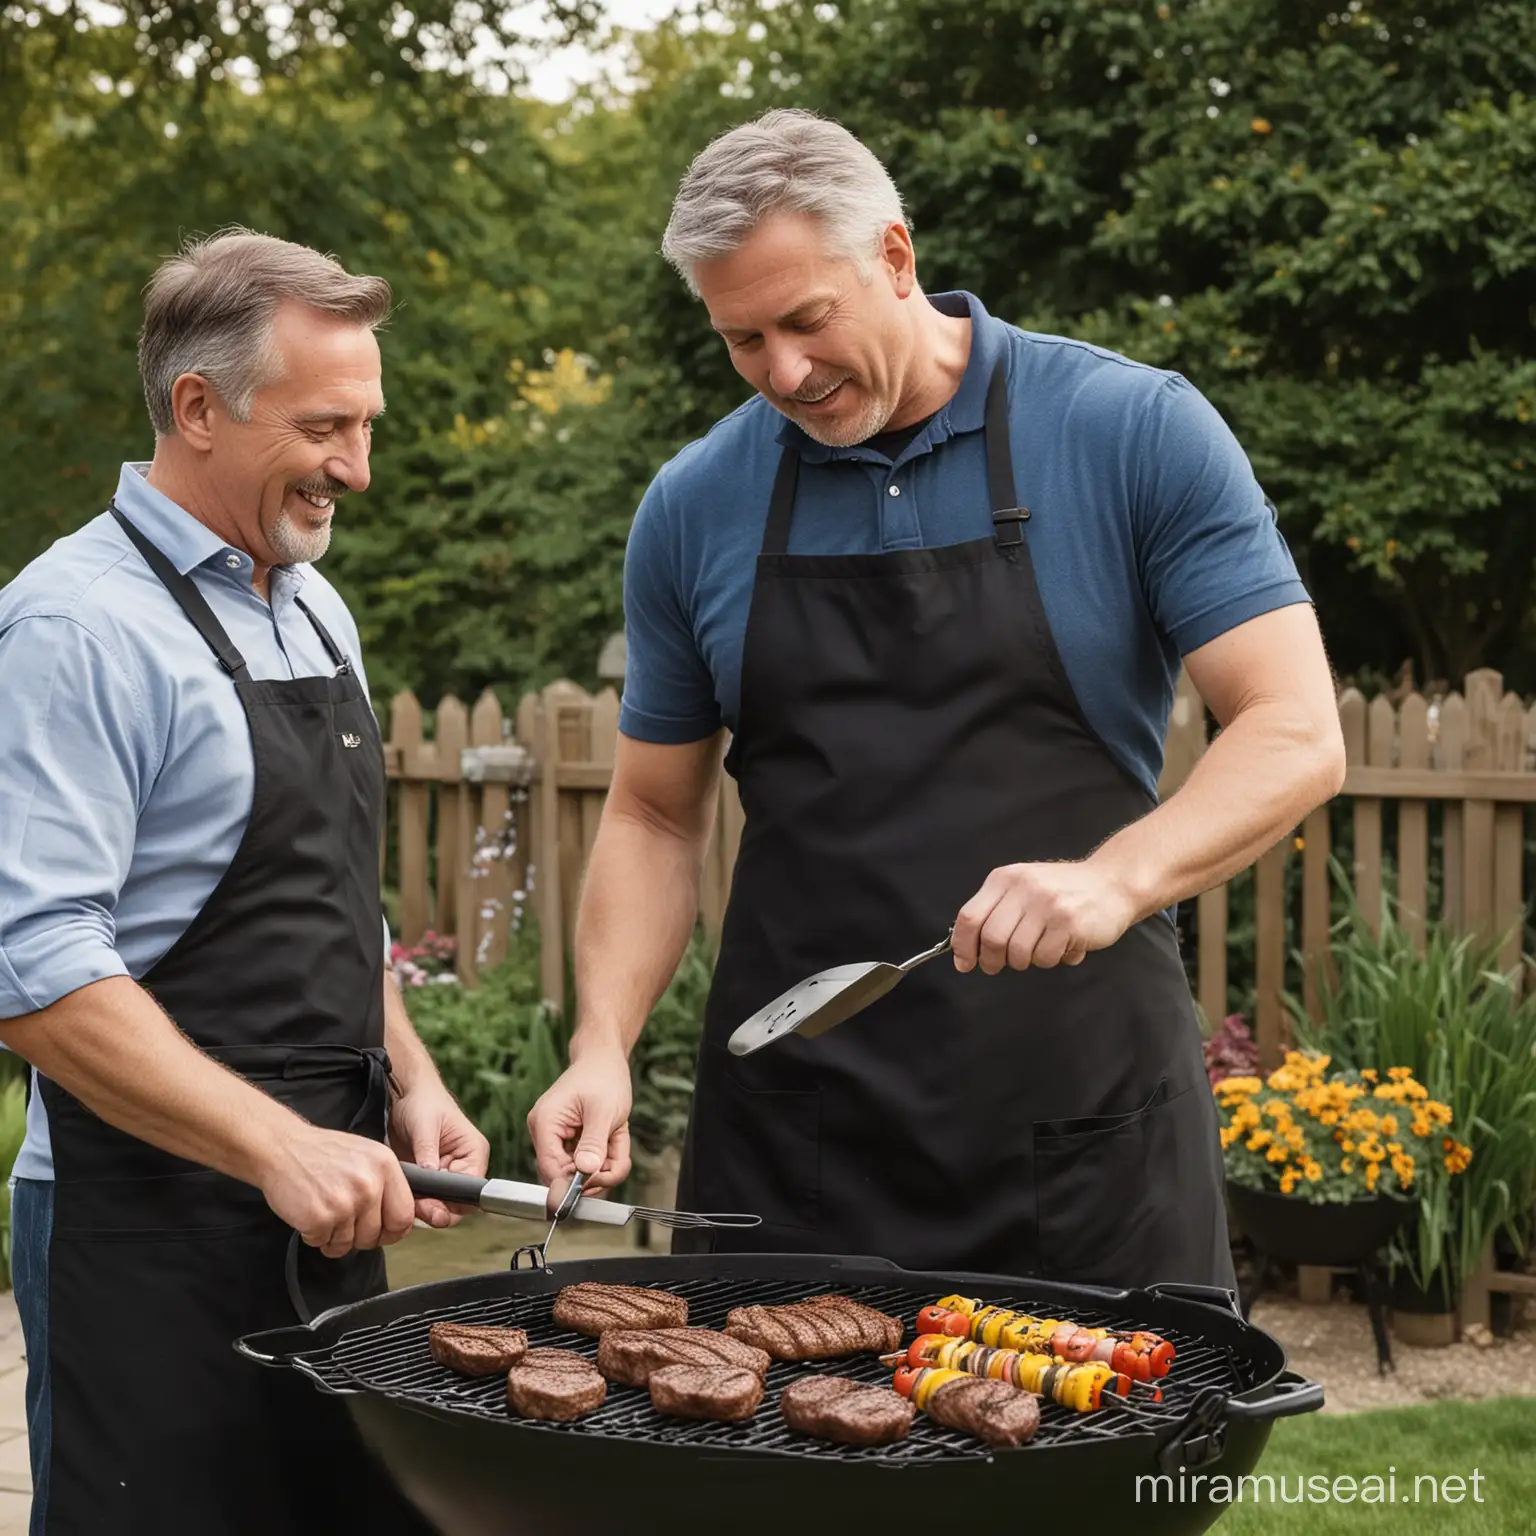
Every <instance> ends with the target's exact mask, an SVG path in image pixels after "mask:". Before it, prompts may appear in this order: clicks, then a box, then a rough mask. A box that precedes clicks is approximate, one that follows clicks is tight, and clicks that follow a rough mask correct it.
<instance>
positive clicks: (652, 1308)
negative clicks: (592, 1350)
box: [554, 1281, 688, 1339]
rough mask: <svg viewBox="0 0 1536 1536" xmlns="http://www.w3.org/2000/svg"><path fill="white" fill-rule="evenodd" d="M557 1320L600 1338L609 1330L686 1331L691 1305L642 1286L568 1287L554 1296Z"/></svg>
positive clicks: (590, 1284) (586, 1283) (590, 1283)
mask: <svg viewBox="0 0 1536 1536" xmlns="http://www.w3.org/2000/svg"><path fill="white" fill-rule="evenodd" d="M554 1315H555V1321H556V1322H557V1323H559V1324H560V1326H561V1327H562V1328H569V1329H571V1330H572V1332H574V1333H584V1334H586V1335H587V1336H588V1337H589V1338H594V1339H595V1338H601V1337H602V1335H603V1334H605V1333H606V1332H607V1331H608V1330H609V1329H610V1328H683V1327H686V1326H687V1323H688V1303H687V1302H686V1301H684V1300H683V1298H682V1297H681V1296H674V1295H672V1294H671V1292H670V1291H653V1290H651V1289H650V1288H649V1287H647V1286H642V1285H600V1284H598V1283H597V1282H595V1281H584V1282H583V1283H582V1284H580V1285H568V1286H566V1287H565V1288H564V1289H563V1290H562V1291H561V1292H560V1293H559V1295H557V1296H556V1297H555V1313H554Z"/></svg>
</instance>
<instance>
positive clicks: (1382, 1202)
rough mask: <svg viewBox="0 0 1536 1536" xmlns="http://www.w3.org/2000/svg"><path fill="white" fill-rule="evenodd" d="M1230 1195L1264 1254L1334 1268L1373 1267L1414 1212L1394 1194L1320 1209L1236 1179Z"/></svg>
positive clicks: (1246, 1230)
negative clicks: (1373, 1261) (1375, 1260)
mask: <svg viewBox="0 0 1536 1536" xmlns="http://www.w3.org/2000/svg"><path fill="white" fill-rule="evenodd" d="M1227 1197H1228V1199H1229V1200H1230V1201H1231V1205H1232V1214H1233V1216H1234V1217H1235V1218H1236V1221H1237V1224H1238V1225H1239V1226H1240V1227H1241V1228H1242V1230H1243V1234H1244V1236H1246V1237H1247V1238H1248V1239H1249V1240H1250V1241H1251V1242H1252V1243H1253V1246H1254V1247H1255V1248H1256V1249H1257V1250H1258V1251H1259V1252H1260V1253H1262V1254H1264V1255H1265V1256H1267V1257H1268V1258H1271V1259H1279V1260H1281V1261H1282V1262H1284V1263H1289V1264H1317V1265H1323V1266H1327V1267H1330V1268H1334V1269H1354V1268H1355V1267H1356V1266H1358V1265H1360V1264H1364V1263H1367V1262H1368V1261H1369V1260H1370V1259H1372V1258H1373V1257H1374V1256H1375V1255H1376V1253H1377V1252H1378V1251H1379V1250H1380V1249H1381V1248H1382V1247H1383V1246H1385V1244H1386V1241H1387V1239H1388V1238H1389V1237H1391V1236H1392V1234H1393V1233H1394V1232H1395V1231H1396V1230H1397V1228H1398V1227H1399V1226H1400V1225H1401V1224H1402V1222H1403V1220H1404V1218H1405V1217H1406V1216H1407V1215H1408V1212H1409V1211H1410V1210H1411V1209H1412V1207H1411V1206H1410V1205H1409V1204H1408V1203H1407V1202H1406V1201H1404V1200H1394V1199H1393V1198H1392V1197H1391V1196H1390V1195H1376V1196H1373V1197H1372V1198H1370V1199H1368V1200H1350V1201H1346V1202H1333V1203H1330V1204H1324V1205H1317V1204H1314V1203H1313V1202H1312V1201H1310V1200H1300V1199H1298V1198H1297V1197H1296V1196H1294V1195H1282V1194H1277V1193H1275V1192H1273V1191H1270V1190H1263V1189H1253V1188H1251V1187H1250V1186H1248V1185H1246V1184H1238V1183H1235V1182H1234V1181H1233V1180H1231V1179H1228V1180H1227Z"/></svg>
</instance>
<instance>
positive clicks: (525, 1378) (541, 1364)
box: [507, 1349, 608, 1424]
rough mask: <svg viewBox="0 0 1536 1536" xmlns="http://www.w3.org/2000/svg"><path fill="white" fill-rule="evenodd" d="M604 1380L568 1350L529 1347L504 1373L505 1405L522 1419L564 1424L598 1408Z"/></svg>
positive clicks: (605, 1391)
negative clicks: (549, 1420)
mask: <svg viewBox="0 0 1536 1536" xmlns="http://www.w3.org/2000/svg"><path fill="white" fill-rule="evenodd" d="M607 1396H608V1383H607V1382H606V1381H604V1380H603V1378H602V1376H601V1375H600V1374H599V1372H598V1369H597V1367H596V1366H595V1365H593V1364H592V1362H591V1361H590V1360H588V1359H585V1358H584V1357H583V1356H581V1355H578V1354H577V1353H576V1352H575V1350H571V1349H530V1350H529V1351H528V1353H527V1354H525V1355H524V1356H523V1358H522V1363H521V1364H519V1365H514V1366H513V1367H512V1369H511V1370H510V1371H508V1372H507V1405H508V1407H510V1408H511V1409H512V1411H513V1412H514V1413H519V1414H521V1415H522V1416H523V1417H524V1418H525V1419H553V1420H555V1421H556V1422H558V1423H562V1424H563V1423H568V1422H569V1421H570V1420H571V1419H579V1418H580V1417H581V1416H582V1414H584V1413H591V1412H592V1411H593V1409H595V1408H600V1407H602V1405H603V1401H604V1399H605V1398H606V1397H607Z"/></svg>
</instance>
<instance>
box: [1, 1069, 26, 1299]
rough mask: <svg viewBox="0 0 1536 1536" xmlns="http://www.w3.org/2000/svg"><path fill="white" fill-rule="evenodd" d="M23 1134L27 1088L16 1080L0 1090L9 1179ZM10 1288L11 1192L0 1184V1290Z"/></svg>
mask: <svg viewBox="0 0 1536 1536" xmlns="http://www.w3.org/2000/svg"><path fill="white" fill-rule="evenodd" d="M26 1132H27V1089H26V1083H25V1082H24V1081H23V1079H21V1078H19V1077H12V1078H11V1079H10V1081H9V1082H7V1083H6V1084H5V1086H4V1088H0V1171H3V1173H4V1175H5V1177H6V1178H7V1179H9V1177H10V1173H11V1169H12V1167H13V1166H14V1165H15V1162H16V1154H17V1153H18V1152H20V1151H21V1140H22V1137H23V1136H25V1135H26ZM10 1288H11V1191H10V1187H9V1185H8V1184H6V1183H0V1290H4V1291H8V1290H10Z"/></svg>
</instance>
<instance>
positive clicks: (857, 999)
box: [729, 928, 955, 1056]
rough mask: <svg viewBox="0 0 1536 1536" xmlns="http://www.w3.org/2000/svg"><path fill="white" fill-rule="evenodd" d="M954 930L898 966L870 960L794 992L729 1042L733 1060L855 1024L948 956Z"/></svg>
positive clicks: (811, 981) (805, 983) (812, 980)
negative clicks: (911, 976) (912, 976)
mask: <svg viewBox="0 0 1536 1536" xmlns="http://www.w3.org/2000/svg"><path fill="white" fill-rule="evenodd" d="M954 937H955V930H954V929H953V928H951V929H950V930H949V932H948V933H947V934H945V935H944V937H943V939H942V940H941V941H940V942H939V943H937V944H935V945H934V946H933V948H932V949H925V950H924V951H923V952H922V954H920V955H913V956H912V958H911V959H910V960H903V961H902V962H901V964H900V965H888V964H886V963H885V962H884V961H882V960H866V961H864V962H862V963H861V964H858V965H835V966H833V967H832V969H831V970H830V971H818V972H817V973H816V975H814V976H810V977H807V978H806V980H804V981H802V982H800V983H798V984H797V985H795V986H793V987H791V988H790V989H789V991H788V992H786V993H784V994H783V995H782V996H781V997H776V998H774V1000H773V1001H772V1002H771V1003H769V1004H768V1005H767V1007H765V1008H759V1009H758V1011H757V1012H756V1013H754V1014H753V1015H752V1017H751V1018H750V1019H748V1020H747V1022H746V1023H745V1024H743V1025H741V1026H740V1027H739V1028H738V1029H737V1030H736V1032H735V1034H733V1035H732V1036H731V1038H730V1041H729V1048H730V1052H731V1055H733V1056H750V1055H751V1054H752V1053H753V1051H760V1050H762V1048H763V1047H764V1046H765V1045H772V1044H773V1043H774V1041H775V1040H782V1039H783V1038H784V1037H785V1036H786V1035H807V1036H812V1035H820V1034H824V1033H825V1032H826V1031H827V1030H829V1029H831V1028H832V1027H833V1025H835V1024H841V1023H842V1022H843V1021H844V1020H845V1019H851V1018H852V1017H853V1016H854V1014H856V1013H858V1012H859V1011H860V1010H861V1009H863V1008H867V1007H869V1005H870V1004H871V1003H872V1002H875V1001H876V1000H877V999H878V998H882V997H884V996H885V994H886V993H887V992H889V991H890V990H891V988H892V987H894V986H895V985H896V983H897V982H899V981H900V980H901V979H902V977H904V976H905V975H906V974H907V973H908V972H909V971H913V970H916V969H917V967H918V966H920V965H922V964H923V962H924V961H925V960H933V959H936V958H937V957H938V956H939V955H942V954H945V953H947V951H948V950H949V947H950V945H951V944H952V943H953V942H954Z"/></svg>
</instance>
